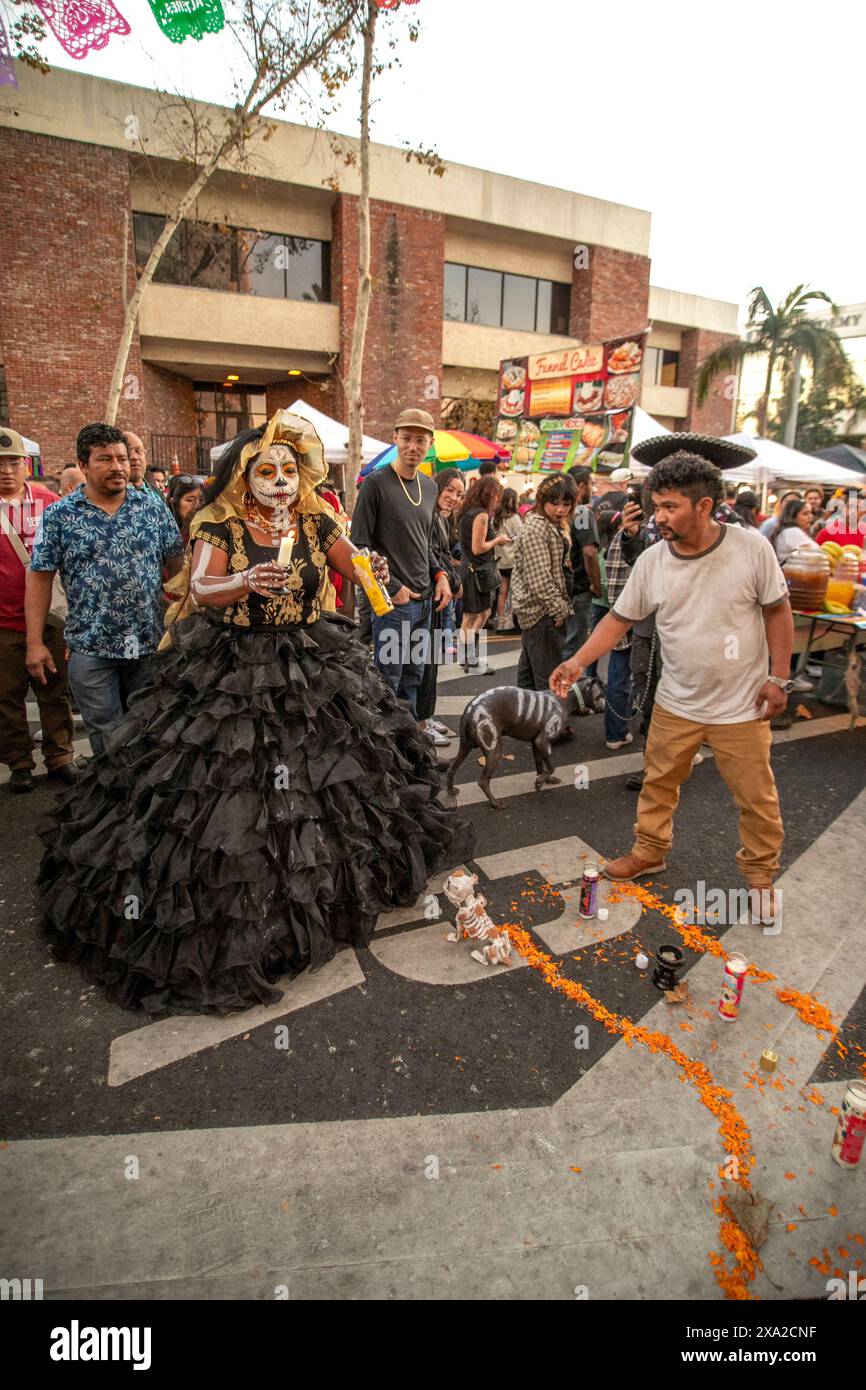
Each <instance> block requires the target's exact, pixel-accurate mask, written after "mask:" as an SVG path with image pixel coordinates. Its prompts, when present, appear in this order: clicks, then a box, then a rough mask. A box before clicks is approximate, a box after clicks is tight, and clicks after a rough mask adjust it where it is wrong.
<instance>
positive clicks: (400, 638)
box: [352, 410, 451, 714]
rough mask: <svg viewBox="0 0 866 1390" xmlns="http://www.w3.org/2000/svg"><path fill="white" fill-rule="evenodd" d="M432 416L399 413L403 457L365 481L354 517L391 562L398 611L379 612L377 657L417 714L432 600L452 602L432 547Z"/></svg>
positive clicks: (355, 526)
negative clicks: (427, 462)
mask: <svg viewBox="0 0 866 1390" xmlns="http://www.w3.org/2000/svg"><path fill="white" fill-rule="evenodd" d="M433 428H434V426H433V417H432V415H430V414H428V412H427V411H426V410H404V411H402V412H401V413H400V415H399V416H398V417H397V423H396V425H395V427H394V443H395V444H396V446H397V457H396V458H395V459H394V461H393V463H391V464H390V465H389V466H388V467H387V468H376V469H374V470H373V472H372V473H371V474H370V475H369V476H368V477H367V478H365V479H364V481H363V483H362V484H361V487H360V490H359V492H358V500H357V502H356V504H355V510H354V512H353V514H352V544H353V545H357V546H358V547H359V548H362V547H364V546H368V547H369V548H370V550H375V551H378V553H379V554H380V555H384V556H385V558H386V559H387V561H388V568H389V569H390V571H391V582H390V583H389V584H388V593H389V594H390V596H391V602H392V603H393V605H394V610H393V612H391V613H386V614H384V615H383V616H382V617H378V616H377V615H376V614H374V615H373V657H374V660H375V663H376V666H377V668H378V670H379V671H380V672H381V674H382V676H383V677H384V679H385V680H386V681H387V682H388V684H389V685H390V687H391V689H392V690H393V691H394V694H395V695H396V696H397V698H398V699H399V700H404V701H405V702H406V704H407V705H408V706H409V708H410V710H411V711H412V713H413V714H415V713H416V712H417V711H416V703H417V694H418V687H419V685H420V684H421V677H422V676H423V674H424V667H425V665H426V664H427V662H428V661H430V660H432V653H431V652H430V651H429V650H425V647H426V648H429V647H430V641H429V633H430V614H431V605H435V606H436V607H437V608H439V609H441V608H444V607H445V606H446V604H448V603H449V602H450V600H451V589H450V588H449V585H448V579H447V577H446V575H445V571H444V570H442V569H441V568H440V567H439V564H438V561H437V560H436V557H435V555H434V551H433V539H432V530H433V513H434V509H435V507H436V500H437V498H438V496H439V494H438V491H437V488H436V484H435V483H434V482H433V481H432V480H431V479H430V478H428V477H426V476H425V474H423V473H421V472H419V469H420V467H421V464H422V463H423V462H424V459H425V458H426V456H427V452H428V450H429V448H430V445H431V444H432V443H433Z"/></svg>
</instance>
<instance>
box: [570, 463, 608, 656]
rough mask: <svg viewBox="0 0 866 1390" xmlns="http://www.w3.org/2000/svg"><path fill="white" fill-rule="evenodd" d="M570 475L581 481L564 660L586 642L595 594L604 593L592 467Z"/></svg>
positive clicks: (573, 526) (573, 534)
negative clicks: (593, 501)
mask: <svg viewBox="0 0 866 1390" xmlns="http://www.w3.org/2000/svg"><path fill="white" fill-rule="evenodd" d="M568 472H569V475H570V476H571V477H572V478H573V479H574V481H575V483H576V484H577V505H576V507H575V509H574V516H573V517H572V519H571V571H572V582H573V588H572V599H571V603H572V609H573V614H572V617H570V618H569V620H568V626H567V628H566V630H565V642H564V643H563V647H562V654H563V660H565V661H567V660H568V658H569V657H570V656H573V655H574V653H575V652H576V651H577V649H578V647H581V646H583V643H584V642H585V641H586V638H587V634H588V632H589V614H590V606H591V604H592V598H593V594H595V595H596V597H598V596H599V595H600V594H601V574H600V570H599V564H598V527H597V525H596V521H595V516H594V515H593V510H592V507H591V506H590V502H591V500H592V473H591V472H590V470H589V469H588V468H570V469H569V470H568Z"/></svg>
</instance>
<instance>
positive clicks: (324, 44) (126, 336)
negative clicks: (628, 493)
mask: <svg viewBox="0 0 866 1390" xmlns="http://www.w3.org/2000/svg"><path fill="white" fill-rule="evenodd" d="M358 7H359V0H347V9H346V10H345V11H343V12H341V13H338V14H337V16H336V17H335V18H334V19H333V22H331V23H330V25H329V27H327V28H326V29H324V30H322V31H321V32H319V33H318V34H317V35H315V36H314V38H313V39H311V41H310V42H311V46H310V47H308V48H305V49H304V50H303V51H302V53H301V54H300V56H299V57H298V60H297V62H296V63H295V65H294V66H293V67H292V68H291V69H289V70H288V71H287V72H283V73H282V74H281V75H280V76H278V77H275V78H274V80H273V81H272V82H270V83H269V85H268V87H267V88H266V89H265V90H264V91H262V86H263V83H264V80H265V76H266V71H267V63H266V60H265V59H264V58H261V57H259V58H258V66H257V68H256V72H255V76H254V77H253V80H252V83H251V84H250V89H249V91H248V92H247V94H246V97H245V98H244V103H243V106H241V107H238V108H236V109H235V111H234V114H233V116H232V118H231V121H230V122H229V125H228V127H227V129H226V134H225V136H224V138H223V140H222V141H221V143H220V145H219V148H218V149H217V150H216V151H215V153H214V154H213V155H212V156H211V157H210V158H209V159H207V160H206V161H205V163H204V165H203V166H202V168H201V170H200V171H199V173H198V175H197V176H196V179H195V182H194V183H193V184H191V186H190V187H189V188H188V189H187V191H186V193H185V194H184V195H183V197H182V198H181V200H180V202H179V203H178V204H177V206H176V207H175V208H174V210H173V212H172V213H171V214H170V216H169V217H168V218H167V220H166V224H165V226H164V227H163V230H162V234H161V235H160V237H159V240H158V241H157V243H156V245H155V246H154V248H153V250H152V251H151V253H150V255H149V256H148V258H147V264H146V266H145V267H144V270H143V272H142V275H141V278H140V280H139V281H138V284H137V285H136V287H135V290H134V291H133V293H132V295H131V296H130V297H129V300H128V301H127V302H126V309H125V313H124V316H123V329H122V331H121V335H120V342H119V344H118V348H117V357H116V359H115V363H114V371H113V372H112V376H111V386H110V387H109V391H108V401H107V403H106V407H105V420H106V423H107V424H109V425H113V424H114V422H115V420H116V419H117V409H118V406H119V404H120V394H121V390H122V387H123V377H124V373H125V371H126V364H127V360H128V358H129V349H130V347H131V346H132V338H133V334H134V333H135V326H136V324H137V323H138V311H139V309H140V307H141V300H142V297H143V295H144V292H145V290H146V289H147V287H148V285H149V284H150V282H151V280H152V279H153V277H154V274H155V272H156V268H157V266H158V265H159V263H160V261H161V259H162V255H163V252H164V251H165V248H166V247H167V246H168V243H169V242H170V240H171V238H172V234H173V233H174V230H175V228H176V227H177V226H178V223H180V222H181V221H182V220H183V218H184V217H185V216H186V214H187V212H188V211H189V209H190V208H191V207H192V205H193V203H194V202H195V200H196V198H198V196H199V194H200V193H201V191H202V189H203V188H204V187H205V185H206V184H207V183H208V181H209V180H210V178H211V176H212V174H213V173H214V171H215V169H216V168H217V165H218V164H219V162H220V160H221V159H224V158H225V156H226V155H227V154H228V153H229V151H230V150H231V149H233V148H234V147H235V145H237V144H239V143H240V142H241V141H242V139H243V137H244V135H245V134H246V133H247V128H248V126H249V125H250V123H251V122H252V121H253V120H254V119H255V118H256V117H257V116H258V115H259V114H260V113H261V111H262V109H263V107H265V106H267V104H268V102H271V101H274V100H275V99H276V98H277V97H278V96H280V95H282V93H283V92H285V90H286V88H287V87H290V86H291V85H292V83H294V82H295V81H296V80H297V78H298V77H299V76H300V75H301V73H302V72H304V71H305V70H306V69H307V68H310V67H313V66H314V65H315V64H316V63H317V62H318V61H319V59H321V58H322V57H323V56H324V55H325V54H326V53H327V52H328V50H329V48H330V46H331V45H332V44H333V43H334V42H335V41H336V40H337V39H338V38H339V37H340V35H341V33H343V32H344V31H345V30H346V27H347V25H348V24H349V21H350V20H351V19H352V18H353V17H354V14H355V13H356V12H357V9H358ZM374 8H375V7H374V6H373V5H372V4H371V9H374ZM254 38H255V40H256V53H257V55H258V54H259V53H260V49H261V45H260V42H259V41H260V39H261V31H260V30H256V31H255V33H254ZM272 76H273V74H272Z"/></svg>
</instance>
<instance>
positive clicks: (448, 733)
mask: <svg viewBox="0 0 866 1390" xmlns="http://www.w3.org/2000/svg"><path fill="white" fill-rule="evenodd" d="M427 728H428V729H433V730H434V731H435V732H436V733H437V734H444V735H445V737H446V738H456V737H457V735H456V734H455V732H454V730H453V729H449V728H448V725H447V724H443V723H442V720H441V719H428V720H427Z"/></svg>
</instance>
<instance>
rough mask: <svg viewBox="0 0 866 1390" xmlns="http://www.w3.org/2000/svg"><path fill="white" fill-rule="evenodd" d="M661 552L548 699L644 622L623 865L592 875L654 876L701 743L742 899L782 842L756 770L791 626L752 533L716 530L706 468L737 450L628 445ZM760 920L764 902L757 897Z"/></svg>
mask: <svg viewBox="0 0 866 1390" xmlns="http://www.w3.org/2000/svg"><path fill="white" fill-rule="evenodd" d="M633 453H634V457H635V458H636V459H638V460H639V461H640V462H641V463H647V464H650V465H652V472H651V473H650V475H649V478H648V480H647V481H648V486H649V490H650V492H651V494H652V500H653V506H654V508H655V520H656V524H657V526H658V529H659V532H660V535H661V544H659V545H654V546H650V547H649V548H648V549H647V550H645V551H644V552H643V554H642V555H641V556H640V557H639V558H638V559H637V561H636V562H635V565H634V568H633V569H632V572H631V574H630V576H629V579H628V581H627V583H626V585H625V588H624V589H623V590H622V593H621V594H620V596H619V598H618V599H617V600H616V602H615V604H614V606H613V607H612V608H611V610H610V612H609V613H608V615H607V616H606V617H605V618H604V619H603V620H602V622H600V623H599V625H598V627H597V628H596V629H595V631H594V632H593V633H592V634H591V636H590V637H589V638H588V640H587V641H586V642H585V643H584V644H583V646H582V647H581V648H580V649H579V650H578V651H577V652H576V653H575V655H574V656H573V657H572V658H571V660H570V661H567V662H565V663H563V665H561V666H558V667H557V669H556V670H555V671H554V672H553V675H552V676H551V678H550V685H551V689H552V690H554V691H555V692H556V694H558V695H560V696H562V697H565V696H566V695H567V694H568V691H569V689H570V688H571V686H572V684H573V683H574V681H575V680H577V679H578V678H579V677H580V676H581V675H582V674H583V670H584V668H585V667H586V666H588V665H590V663H592V662H594V661H597V660H598V659H599V657H601V656H603V655H604V653H605V652H609V651H611V649H612V648H613V647H614V646H615V645H616V643H617V642H618V641H619V640H620V638H621V637H623V636H624V634H625V633H627V632H628V631H629V630H630V628H631V627H632V626H633V624H634V623H637V622H640V621H642V620H643V619H645V618H647V617H649V615H650V614H653V613H654V614H655V618H656V626H657V630H658V637H659V643H660V646H661V655H662V675H661V679H660V681H659V685H658V691H657V694H656V703H655V708H654V710H653V716H652V722H651V724H650V729H649V735H648V738H647V746H646V753H645V760H646V772H645V776H644V782H643V787H642V790H641V794H640V798H639V800H638V808H637V821H636V822H635V827H634V830H635V839H634V844H633V846H632V849H631V850H630V851H629V853H628V854H625V855H623V856H621V857H620V858H618V859H613V860H610V861H608V863H607V865H606V866H605V874H606V876H607V877H608V878H610V879H613V880H618V881H620V882H631V881H632V880H633V879H636V878H640V877H642V876H644V875H647V874H657V873H659V872H661V870H662V869H664V868H665V860H666V856H667V854H668V852H669V851H670V848H671V845H672V843H673V818H674V812H675V810H676V807H677V803H678V801H679V795H680V786H681V785H682V783H683V782H684V781H685V779H686V778H687V777H688V775H689V773H690V772H691V768H692V761H693V758H694V755H695V753H696V752H697V751H698V749H699V748H700V745H701V743H702V742H706V743H708V744H709V745H710V747H711V748H712V750H713V753H714V755H715V760H716V764H717V766H718V769H719V772H720V773H721V776H722V778H723V779H724V781H725V783H726V785H727V787H728V790H729V791H730V792H731V794H732V796H733V797H734V800H735V801H736V803H737V806H738V807H739V811H740V842H741V843H740V849H739V851H738V853H737V862H738V864H739V867H740V870H741V872H742V874H743V875H744V877H745V879H746V881H747V883H748V885H749V887H750V889H759V890H766V889H769V888H770V886H771V885H772V883H773V880H774V878H775V876H776V874H777V873H778V870H779V858H780V852H781V848H782V839H783V830H782V820H781V816H780V813H779V799H778V795H777V792H776V783H775V779H774V777H773V771H772V767H771V765H770V746H771V735H770V725H769V720H770V719H771V718H772V717H773V716H774V715H776V714H779V713H781V711H782V710H783V709H784V708H785V705H786V703H787V699H788V692H789V691H790V688H791V681H790V668H791V649H792V645H793V637H794V623H793V617H792V614H791V605H790V602H789V599H788V589H787V585H786V583H785V579H784V576H783V575H782V571H781V569H780V567H779V564H778V562H777V560H776V557H775V554H774V552H773V549H772V546H770V545H769V543H768V542H767V541H766V540H765V539H764V537H763V536H760V535H758V534H757V532H756V531H754V530H753V529H752V528H748V527H740V526H724V525H721V524H720V523H719V522H718V521H716V520H715V519H714V516H713V513H714V511H715V510H716V508H717V506H718V504H719V502H720V501H721V500H722V496H723V488H724V484H723V481H722V474H721V471H720V469H721V468H722V467H725V468H730V467H735V466H736V465H737V464H738V463H745V462H747V461H748V459H750V458H753V457H754V454H753V452H752V450H750V449H744V448H743V447H742V446H740V445H735V444H729V443H727V442H726V441H724V440H720V439H712V438H709V437H707V436H704V435H696V434H669V435H663V436H660V437H657V438H655V439H650V440H647V441H646V442H645V443H643V444H640V445H638V446H637V447H636V448H635V449H634V451H633ZM760 901H761V907H762V916H763V910H764V908H765V905H766V902H767V898H766V897H765V896H764V895H762V896H761V898H760Z"/></svg>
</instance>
